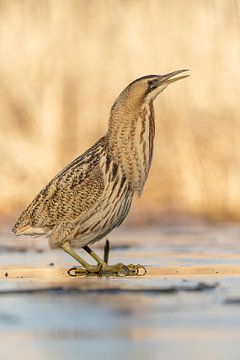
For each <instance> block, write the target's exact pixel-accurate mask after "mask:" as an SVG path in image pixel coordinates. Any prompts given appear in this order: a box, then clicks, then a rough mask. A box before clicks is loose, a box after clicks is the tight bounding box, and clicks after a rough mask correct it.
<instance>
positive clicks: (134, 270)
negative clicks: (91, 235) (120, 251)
mask: <svg viewBox="0 0 240 360" xmlns="http://www.w3.org/2000/svg"><path fill="white" fill-rule="evenodd" d="M127 267H128V270H129V271H130V275H133V276H134V275H135V276H144V275H146V273H147V270H146V268H145V267H144V266H143V265H140V264H137V265H133V264H130V265H128V266H127Z"/></svg>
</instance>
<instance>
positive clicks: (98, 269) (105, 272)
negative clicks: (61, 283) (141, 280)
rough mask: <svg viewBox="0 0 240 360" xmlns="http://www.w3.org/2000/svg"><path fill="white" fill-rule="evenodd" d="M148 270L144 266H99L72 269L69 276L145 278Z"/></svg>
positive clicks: (119, 264) (120, 264)
mask: <svg viewBox="0 0 240 360" xmlns="http://www.w3.org/2000/svg"><path fill="white" fill-rule="evenodd" d="M146 273H147V270H146V268H145V267H144V266H143V265H139V264H137V265H133V264H130V265H124V264H122V263H118V264H115V265H107V264H106V265H98V266H89V267H88V268H84V267H77V266H75V267H72V268H71V269H69V270H68V275H70V276H73V277H76V276H86V275H100V276H111V275H115V276H144V275H146Z"/></svg>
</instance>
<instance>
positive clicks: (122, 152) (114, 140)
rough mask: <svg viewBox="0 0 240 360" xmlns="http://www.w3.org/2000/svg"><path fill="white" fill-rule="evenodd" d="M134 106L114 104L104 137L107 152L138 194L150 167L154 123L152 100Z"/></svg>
mask: <svg viewBox="0 0 240 360" xmlns="http://www.w3.org/2000/svg"><path fill="white" fill-rule="evenodd" d="M134 105H136V104H130V106H128V107H126V106H124V107H122V106H119V105H118V104H115V105H114V106H113V108H112V111H111V116H110V121H109V129H108V135H107V136H108V143H109V151H110V154H111V155H112V157H113V158H114V160H115V161H116V162H118V163H119V165H120V166H121V169H122V172H123V174H124V175H125V176H126V177H127V178H128V180H129V181H130V183H131V185H132V188H133V190H135V191H137V192H138V194H139V195H140V194H141V192H142V190H143V187H144V184H145V182H146V179H147V176H148V172H149V169H150V166H151V161H152V154H153V140H154V135H155V122H154V108H153V103H152V102H150V103H143V104H138V106H134Z"/></svg>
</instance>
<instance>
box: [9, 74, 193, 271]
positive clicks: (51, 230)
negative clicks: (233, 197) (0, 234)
mask: <svg viewBox="0 0 240 360" xmlns="http://www.w3.org/2000/svg"><path fill="white" fill-rule="evenodd" d="M185 71H187V70H177V71H174V72H171V73H169V74H166V75H148V76H144V77H141V78H139V79H137V80H135V81H133V82H132V83H131V84H129V85H128V86H127V87H126V88H125V89H124V90H123V91H122V92H121V93H120V95H119V96H118V98H117V99H116V101H115V102H114V104H113V106H112V108H111V112H110V119H109V127H108V131H107V134H106V135H105V136H103V137H102V138H100V139H99V140H98V141H97V142H96V143H95V144H94V145H93V146H92V147H91V148H89V149H88V150H87V151H86V152H85V153H83V154H82V155H80V156H79V157H78V158H76V159H75V160H73V161H72V162H71V163H70V164H69V165H67V166H66V167H65V168H64V169H63V170H62V171H61V172H60V173H59V174H58V175H56V176H55V177H54V178H53V179H52V180H51V181H50V182H49V183H48V184H47V185H46V186H45V187H44V188H43V189H42V190H41V191H40V193H39V194H38V195H37V196H36V197H35V198H34V200H33V201H32V202H31V204H30V205H29V206H28V207H27V208H26V210H24V211H23V213H22V214H21V215H20V217H19V219H18V220H17V222H16V224H15V225H14V227H13V232H14V233H15V234H17V235H22V234H26V235H45V236H47V237H48V239H49V245H50V247H51V248H59V247H61V248H62V249H63V250H65V251H66V252H67V253H68V254H69V255H71V256H72V257H73V258H74V259H76V260H77V261H78V262H79V263H80V264H81V265H82V266H81V267H79V268H76V273H77V271H78V272H79V273H81V272H83V273H84V272H85V273H98V274H122V273H123V274H124V275H131V274H136V273H138V270H139V269H140V268H141V265H133V264H130V265H124V264H122V263H118V264H116V265H109V264H108V262H107V261H106V259H105V261H104V259H102V258H100V257H99V256H98V255H97V254H96V253H95V252H94V251H92V250H91V249H90V247H89V245H90V244H93V243H95V242H96V241H98V240H100V239H102V238H103V237H105V236H106V235H107V234H108V233H109V232H110V231H112V230H113V229H114V228H115V227H117V226H119V225H120V224H121V223H122V222H123V220H124V219H125V218H126V216H127V214H128V212H129V209H130V207H131V204H132V199H133V196H134V194H135V193H136V194H137V195H138V196H140V195H141V193H142V191H143V188H144V185H145V182H146V180H147V177H148V173H149V169H150V166H151V162H152V155H153V141H154V135H155V115H154V108H153V100H154V99H155V98H156V96H157V95H158V94H159V93H161V92H162V91H163V90H164V89H165V88H166V87H167V86H168V85H169V84H171V83H173V82H175V81H177V80H180V79H183V78H185V77H187V76H189V75H186V74H185V75H181V76H178V77H176V75H178V74H181V73H183V72H185ZM74 248H83V249H84V250H85V251H86V252H87V253H88V254H90V255H91V256H92V257H93V258H94V259H95V261H96V262H97V264H98V265H97V266H92V265H90V264H89V263H87V262H86V261H85V260H84V259H83V258H82V257H80V256H79V255H78V253H77V252H76V251H75V250H74Z"/></svg>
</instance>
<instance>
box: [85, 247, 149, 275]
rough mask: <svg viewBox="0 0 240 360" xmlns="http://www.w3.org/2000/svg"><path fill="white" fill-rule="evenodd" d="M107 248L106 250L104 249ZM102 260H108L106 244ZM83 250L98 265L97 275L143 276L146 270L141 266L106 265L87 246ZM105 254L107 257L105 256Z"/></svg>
mask: <svg viewBox="0 0 240 360" xmlns="http://www.w3.org/2000/svg"><path fill="white" fill-rule="evenodd" d="M106 247H107V249H106ZM106 247H105V252H104V259H108V253H109V243H106ZM83 249H84V250H85V251H86V252H87V253H88V254H89V255H90V256H92V258H93V259H94V260H96V261H97V263H98V264H99V274H101V275H103V274H115V275H121V276H129V275H145V274H146V272H147V271H146V269H145V267H144V266H142V265H133V264H130V265H124V264H122V263H118V264H115V265H108V264H107V262H106V261H104V260H103V259H101V258H100V257H99V256H98V255H97V254H96V253H95V252H94V251H93V250H92V249H90V247H89V246H84V247H83ZM106 253H107V256H106Z"/></svg>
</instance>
